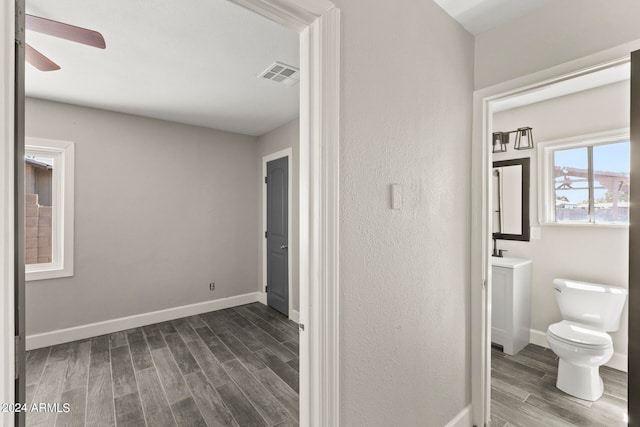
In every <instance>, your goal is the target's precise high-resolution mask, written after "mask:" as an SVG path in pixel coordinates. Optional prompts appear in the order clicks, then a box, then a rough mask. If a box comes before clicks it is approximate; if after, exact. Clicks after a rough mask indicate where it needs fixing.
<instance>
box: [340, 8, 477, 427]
mask: <svg viewBox="0 0 640 427" xmlns="http://www.w3.org/2000/svg"><path fill="white" fill-rule="evenodd" d="M335 3H336V5H337V6H338V7H340V8H341V10H342V30H341V31H342V34H341V38H342V94H341V95H342V107H341V108H342V112H341V123H342V125H341V126H342V129H341V157H340V160H341V163H340V192H341V195H340V203H341V211H340V287H341V294H340V316H341V319H340V321H341V336H340V346H341V348H340V351H341V355H340V363H341V365H340V371H341V394H340V400H341V409H340V410H341V422H342V425H345V426H370V427H373V426H391V425H395V426H418V425H419V426H425V425H429V426H438V425H439V426H442V425H445V424H446V423H447V422H448V421H450V420H451V419H452V418H453V417H454V416H455V415H456V414H458V413H459V412H460V411H461V410H462V409H463V408H464V407H465V406H466V405H467V404H469V402H470V400H471V396H470V380H471V373H470V352H469V346H470V335H469V330H470V324H469V312H470V308H469V293H470V289H469V281H470V276H469V268H470V267H469V266H470V258H469V246H470V184H471V177H470V164H471V163H470V148H471V142H470V139H471V109H472V106H471V101H472V90H473V39H472V37H471V36H470V35H469V34H468V33H467V32H466V31H464V29H462V27H461V26H459V25H458V24H457V23H456V22H454V21H453V20H452V19H451V18H450V17H449V16H448V15H446V14H445V12H443V11H442V10H441V9H440V8H439V7H438V6H436V4H435V3H433V2H431V1H416V0H397V1H393V2H391V1H386V0H368V1H354V0H339V1H336V2H335ZM391 183H397V184H400V185H401V186H402V192H403V199H404V205H403V208H402V210H391V209H390V208H389V207H390V197H389V185H390V184H391Z"/></svg>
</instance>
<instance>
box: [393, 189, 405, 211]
mask: <svg viewBox="0 0 640 427" xmlns="http://www.w3.org/2000/svg"><path fill="white" fill-rule="evenodd" d="M391 209H402V190H401V188H400V184H391Z"/></svg>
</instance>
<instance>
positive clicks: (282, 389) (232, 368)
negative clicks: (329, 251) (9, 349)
mask: <svg viewBox="0 0 640 427" xmlns="http://www.w3.org/2000/svg"><path fill="white" fill-rule="evenodd" d="M298 343H299V341H298V326H297V325H296V324H295V323H294V322H291V321H289V320H288V319H287V318H286V317H284V316H282V315H281V314H280V313H278V312H276V311H274V310H272V309H269V308H267V307H265V306H264V305H262V304H258V303H255V304H248V305H245V306H241V307H236V308H231V309H226V310H221V311H216V312H211V313H206V314H202V315H199V316H191V317H187V318H184V319H178V320H174V321H171V322H164V323H159V324H155V325H150V326H145V327H142V328H135V329H130V330H128V331H122V332H116V333H113V334H110V335H103V336H99V337H95V338H92V339H88V340H82V341H75V342H71V343H67V344H61V345H56V346H52V347H46V348H41V349H36V350H32V351H29V352H28V353H27V401H28V402H27V403H28V404H31V403H32V402H38V403H39V402H45V403H69V404H70V406H71V411H70V412H68V413H64V412H58V413H55V412H53V413H47V412H36V413H27V425H28V426H46V427H51V426H85V425H86V426H132V427H140V426H145V425H146V426H150V427H156V426H180V427H182V426H193V427H195V426H227V425H228V426H282V427H285V426H295V425H298V422H299V412H298Z"/></svg>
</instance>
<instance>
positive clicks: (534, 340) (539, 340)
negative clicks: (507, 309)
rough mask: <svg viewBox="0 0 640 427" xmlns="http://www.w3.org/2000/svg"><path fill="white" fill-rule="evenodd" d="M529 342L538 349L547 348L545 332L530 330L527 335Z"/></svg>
mask: <svg viewBox="0 0 640 427" xmlns="http://www.w3.org/2000/svg"><path fill="white" fill-rule="evenodd" d="M529 342H530V343H531V344H535V345H539V346H540V347H544V348H549V343H548V342H547V333H546V332H540V331H538V330H536V329H531V333H530V334H529Z"/></svg>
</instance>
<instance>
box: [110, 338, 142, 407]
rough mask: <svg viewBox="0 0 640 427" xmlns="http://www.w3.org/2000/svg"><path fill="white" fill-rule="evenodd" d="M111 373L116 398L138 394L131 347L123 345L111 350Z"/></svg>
mask: <svg viewBox="0 0 640 427" xmlns="http://www.w3.org/2000/svg"><path fill="white" fill-rule="evenodd" d="M111 371H112V376H113V397H114V398H117V397H120V396H124V395H131V393H133V392H137V390H138V389H137V386H136V377H135V375H134V373H133V364H132V363H131V354H130V353H129V346H126V345H123V346H120V347H116V348H112V349H111Z"/></svg>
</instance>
